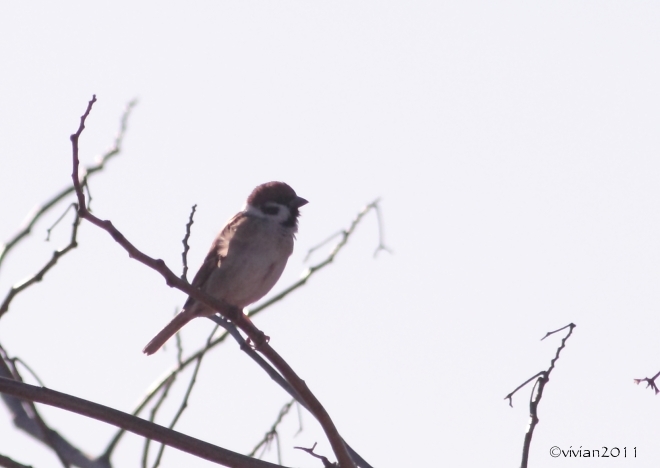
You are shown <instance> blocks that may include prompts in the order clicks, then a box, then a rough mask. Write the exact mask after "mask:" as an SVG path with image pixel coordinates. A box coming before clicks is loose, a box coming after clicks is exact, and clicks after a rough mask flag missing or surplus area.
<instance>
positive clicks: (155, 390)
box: [105, 200, 382, 468]
mask: <svg viewBox="0 0 660 468" xmlns="http://www.w3.org/2000/svg"><path fill="white" fill-rule="evenodd" d="M377 206H378V200H374V201H373V202H371V203H370V204H368V205H367V206H365V207H364V208H363V209H362V210H360V212H359V213H358V214H357V215H356V217H355V218H354V220H353V221H352V223H351V224H350V226H349V228H348V229H345V230H342V231H339V232H338V233H336V234H334V235H333V236H332V237H330V238H329V239H327V240H325V241H323V242H322V243H321V244H319V245H318V246H316V247H314V248H312V251H314V250H318V248H319V247H320V246H323V245H326V244H327V243H328V242H329V240H332V239H334V238H336V237H337V236H341V239H340V240H339V242H338V243H337V244H336V245H335V246H334V247H333V248H332V249H331V251H330V253H329V255H328V257H326V258H325V259H324V260H322V261H321V262H319V263H317V264H315V265H313V266H312V267H310V268H307V269H306V270H305V271H304V272H303V274H302V277H301V279H300V280H298V281H296V282H295V283H294V284H292V285H291V286H289V287H288V288H286V289H285V290H284V291H282V292H281V293H279V294H277V295H276V296H275V297H273V298H272V299H269V300H267V301H266V302H264V303H263V304H261V305H259V306H257V307H256V308H255V309H253V310H251V311H249V312H248V316H250V317H253V316H254V315H256V314H258V313H260V312H262V311H263V310H265V309H267V308H268V307H269V306H271V305H273V304H274V303H276V302H278V301H280V300H282V299H283V298H284V297H286V296H287V295H289V294H291V293H292V292H294V291H295V290H297V289H298V288H300V287H302V286H303V285H305V284H306V283H307V280H309V278H311V277H312V275H314V274H315V273H317V272H319V271H321V270H322V269H323V268H325V267H327V266H328V265H330V264H331V263H333V260H334V258H335V256H336V255H337V254H338V253H339V252H340V251H341V250H342V249H343V248H344V247H345V246H346V244H347V242H348V240H349V238H350V236H351V235H352V234H353V233H354V232H355V228H356V227H357V225H358V224H359V223H360V222H361V221H362V219H363V218H364V216H365V215H366V214H367V213H368V212H369V211H370V210H372V209H375V207H377ZM381 240H382V239H381ZM211 320H213V321H215V322H216V323H218V324H220V325H221V326H223V327H226V324H227V323H228V322H227V321H226V320H224V319H222V318H221V317H211ZM229 325H230V326H231V324H229ZM229 333H232V335H233V336H234V338H235V340H236V341H237V343H238V344H239V345H240V347H241V349H242V350H243V351H244V352H246V353H247V354H248V355H249V356H250V357H251V358H252V359H254V360H255V361H256V362H257V364H259V366H261V367H262V368H263V369H264V370H265V371H266V372H267V373H268V374H269V375H270V377H271V378H272V379H273V380H274V381H275V382H276V383H277V384H278V385H280V386H281V387H282V388H283V389H284V390H285V391H286V392H287V393H289V395H291V396H292V397H293V398H295V399H296V400H298V402H299V403H301V404H302V403H303V402H302V399H300V398H299V396H298V394H297V392H295V390H293V389H292V388H291V386H290V385H289V384H288V383H287V382H286V380H285V379H284V378H283V377H282V376H281V375H280V374H279V373H278V372H277V371H276V370H275V369H273V368H272V367H271V366H269V365H268V363H267V362H266V361H264V360H263V359H262V358H261V357H260V356H259V355H258V353H256V352H254V350H253V349H252V348H251V347H250V346H248V345H247V343H245V340H244V339H243V337H242V336H241V335H240V333H238V331H237V330H236V328H235V327H232V331H231V332H229V331H228V332H227V333H223V334H222V335H220V336H219V337H218V338H216V339H214V340H213V341H211V342H210V344H209V345H208V346H205V347H204V348H202V349H200V350H198V351H196V352H195V353H193V354H192V355H191V356H190V357H188V358H187V359H186V360H183V361H182V360H181V359H180V358H178V365H177V366H176V367H174V368H173V369H172V370H171V371H170V372H169V373H168V374H167V375H165V377H163V378H162V379H161V380H160V381H159V382H157V383H155V384H154V385H153V386H152V388H151V390H150V391H149V392H147V394H146V395H145V397H144V398H143V400H142V402H141V403H140V404H139V405H138V406H137V407H136V408H135V410H133V413H132V414H133V415H138V414H140V413H141V412H142V410H143V409H144V408H145V407H146V406H147V404H148V403H149V402H150V401H151V399H152V398H154V397H155V396H156V395H158V394H160V395H162V393H159V392H160V391H161V389H162V388H163V386H166V385H168V382H171V379H173V378H174V377H175V376H176V375H177V374H178V373H179V372H181V371H183V370H184V369H185V368H187V367H188V365H190V364H192V363H193V362H195V361H196V360H197V359H198V358H199V357H200V356H201V355H203V354H204V353H206V352H207V351H209V350H210V349H211V348H214V347H216V346H218V345H219V344H220V343H222V342H224V341H225V339H226V338H227V336H228V335H229ZM177 336H178V334H177ZM122 434H123V432H122V431H119V432H118V433H117V434H115V436H114V437H113V439H112V440H111V441H110V443H109V444H108V447H107V448H106V451H105V453H106V454H110V453H112V451H113V450H114V447H115V446H116V445H117V443H118V442H119V439H120V438H121V436H122ZM348 450H349V451H350V452H351V456H352V457H353V460H356V461H357V463H358V465H359V466H360V467H361V468H371V465H369V463H367V462H366V461H365V460H364V459H363V458H362V457H361V456H360V455H359V454H358V453H357V452H355V451H354V450H353V449H352V448H350V446H348Z"/></svg>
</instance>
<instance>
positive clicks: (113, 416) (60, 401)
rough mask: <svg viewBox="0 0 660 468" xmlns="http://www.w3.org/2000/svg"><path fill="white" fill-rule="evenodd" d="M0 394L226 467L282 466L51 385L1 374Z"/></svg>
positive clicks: (255, 467) (265, 467) (261, 467)
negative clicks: (73, 394) (69, 414)
mask: <svg viewBox="0 0 660 468" xmlns="http://www.w3.org/2000/svg"><path fill="white" fill-rule="evenodd" d="M0 393H4V394H6V395H11V396H14V397H16V398H20V399H22V400H29V401H34V402H36V403H42V404H45V405H49V406H54V407H56V408H61V409H64V410H66V411H69V412H72V413H77V414H80V415H83V416H85V417H88V418H92V419H96V420H98V421H103V422H105V423H108V424H112V425H114V426H117V427H122V428H124V429H125V430H127V431H130V432H132V433H134V434H137V435H139V436H141V437H147V438H151V439H153V440H155V441H157V442H160V443H163V444H166V445H169V446H170V447H174V448H176V449H179V450H181V451H183V452H186V453H190V454H191V455H194V456H196V457H199V458H202V459H204V460H209V461H212V462H214V463H219V464H221V465H224V466H228V467H233V468H282V466H280V465H275V464H274V463H269V462H266V461H263V460H257V459H255V458H250V457H246V456H245V455H242V454H240V453H236V452H232V451H231V450H227V449H224V448H221V447H218V446H216V445H212V444H209V443H208V442H204V441H202V440H199V439H195V438H194V437H190V436H188V435H185V434H182V433H180V432H176V431H173V430H171V429H168V428H166V427H163V426H159V425H158V424H154V423H152V422H149V421H145V420H144V419H140V418H137V417H135V416H132V415H130V414H127V413H124V412H123V411H119V410H116V409H114V408H110V407H109V406H104V405H100V404H98V403H94V402H91V401H88V400H84V399H82V398H77V397H74V396H72V395H68V394H66V393H61V392H57V391H55V390H51V389H48V388H43V387H35V386H34V385H28V384H26V383H23V382H17V381H15V380H12V379H6V378H2V377H0Z"/></svg>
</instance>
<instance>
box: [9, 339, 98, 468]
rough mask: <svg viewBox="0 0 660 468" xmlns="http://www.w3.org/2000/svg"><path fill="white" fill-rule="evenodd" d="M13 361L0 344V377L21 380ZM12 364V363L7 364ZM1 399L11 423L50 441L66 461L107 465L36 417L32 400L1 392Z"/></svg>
mask: <svg viewBox="0 0 660 468" xmlns="http://www.w3.org/2000/svg"><path fill="white" fill-rule="evenodd" d="M13 361H15V359H14V358H10V357H9V355H8V354H7V352H6V351H5V349H4V348H2V346H0V377H2V378H5V379H10V380H16V381H18V382H21V381H22V379H21V377H20V375H19V374H18V372H17V370H16V367H15V366H14V365H11V364H12V363H13ZM10 365H11V367H10ZM2 400H3V402H4V403H5V406H7V409H8V410H9V412H10V413H11V414H12V415H13V419H14V425H15V426H16V427H17V428H19V429H20V430H22V431H24V432H25V433H27V434H29V435H30V436H32V437H34V438H35V439H37V440H39V441H41V442H43V443H45V444H47V445H49V446H50V447H51V448H53V449H54V451H55V453H56V454H59V455H60V456H61V457H62V458H64V460H66V462H67V463H69V464H71V465H75V466H78V467H81V468H110V462H109V459H106V458H104V457H100V458H97V459H92V458H90V457H88V456H87V455H85V454H84V453H82V452H81V451H80V450H79V449H78V448H76V447H74V446H73V445H72V444H71V443H70V442H68V441H67V440H66V439H64V438H63V437H62V436H61V435H60V434H59V433H58V432H57V431H55V430H53V429H51V428H50V427H48V426H46V424H45V422H44V421H43V419H41V418H38V417H37V412H36V408H35V407H34V405H33V404H32V403H27V402H24V401H22V400H20V399H18V398H15V397H13V396H11V395H8V394H3V395H2Z"/></svg>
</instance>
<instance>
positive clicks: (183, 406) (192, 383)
mask: <svg viewBox="0 0 660 468" xmlns="http://www.w3.org/2000/svg"><path fill="white" fill-rule="evenodd" d="M217 329H218V327H217V326H216V327H214V328H213V331H212V332H211V334H210V335H209V337H208V339H207V340H206V345H207V346H208V344H209V343H210V342H211V339H212V338H213V335H214V334H215V331H216V330H217ZM203 358H204V354H201V355H200V356H199V357H198V358H197V363H196V364H195V369H194V370H193V373H192V376H191V377H190V382H188V388H187V389H186V394H185V395H184V397H183V400H182V401H181V405H179V409H178V410H177V412H176V414H175V415H174V418H173V419H172V422H171V423H170V425H169V426H168V427H169V428H170V429H174V426H176V423H177V422H178V421H179V419H180V418H181V415H182V414H183V412H184V411H185V410H186V408H187V407H188V400H189V399H190V395H191V393H192V390H193V387H194V386H195V383H197V374H198V373H199V368H200V367H201V366H202V359H203ZM164 451H165V444H161V446H160V449H159V450H158V456H157V457H156V461H155V462H154V464H153V468H158V466H159V465H160V461H161V459H162V458H163V452H164Z"/></svg>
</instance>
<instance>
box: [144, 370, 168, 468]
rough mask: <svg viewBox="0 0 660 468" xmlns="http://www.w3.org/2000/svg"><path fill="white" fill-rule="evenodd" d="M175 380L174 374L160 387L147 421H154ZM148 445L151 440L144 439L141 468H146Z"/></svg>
mask: <svg viewBox="0 0 660 468" xmlns="http://www.w3.org/2000/svg"><path fill="white" fill-rule="evenodd" d="M175 380H176V374H172V375H171V378H170V379H169V380H168V381H167V384H165V386H164V387H161V392H160V396H159V397H158V399H157V400H156V404H155V405H154V406H153V407H152V408H151V411H150V412H149V421H151V422H154V420H155V419H156V414H158V410H159V409H160V407H161V405H162V404H163V403H164V402H165V400H166V399H167V395H168V394H169V392H170V388H172V384H174V381H175ZM150 444H151V439H144V448H143V449H142V468H147V465H148V463H149V446H150Z"/></svg>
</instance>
